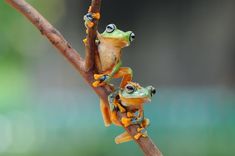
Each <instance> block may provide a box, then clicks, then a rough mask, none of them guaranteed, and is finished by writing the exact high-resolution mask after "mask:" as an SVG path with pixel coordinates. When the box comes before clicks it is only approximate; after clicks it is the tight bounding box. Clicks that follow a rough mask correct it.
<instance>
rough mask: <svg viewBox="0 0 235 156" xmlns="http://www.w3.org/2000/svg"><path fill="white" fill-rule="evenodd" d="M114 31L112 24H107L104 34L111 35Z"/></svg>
mask: <svg viewBox="0 0 235 156" xmlns="http://www.w3.org/2000/svg"><path fill="white" fill-rule="evenodd" d="M115 29H116V26H115V25H114V24H109V25H107V27H106V32H108V33H112V32H113V31H114V30H115Z"/></svg>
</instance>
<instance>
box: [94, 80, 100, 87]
mask: <svg viewBox="0 0 235 156" xmlns="http://www.w3.org/2000/svg"><path fill="white" fill-rule="evenodd" d="M92 86H93V87H99V86H100V82H99V81H95V82H93V83H92Z"/></svg>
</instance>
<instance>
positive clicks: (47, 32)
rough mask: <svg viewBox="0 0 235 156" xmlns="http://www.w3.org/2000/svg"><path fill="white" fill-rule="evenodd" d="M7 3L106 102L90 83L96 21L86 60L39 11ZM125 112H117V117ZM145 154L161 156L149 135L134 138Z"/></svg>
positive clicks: (20, 2) (15, 0) (95, 2)
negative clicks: (33, 27)
mask: <svg viewBox="0 0 235 156" xmlns="http://www.w3.org/2000/svg"><path fill="white" fill-rule="evenodd" d="M6 2H7V3H8V4H10V5H11V6H13V7H14V8H15V9H17V10H18V11H19V12H20V13H22V14H23V15H24V16H25V17H27V19H28V20H29V21H31V23H32V24H33V25H34V26H35V27H37V28H38V30H39V31H40V32H41V33H42V35H44V36H45V37H46V38H47V39H48V40H49V41H50V42H51V43H52V45H53V46H54V47H55V48H56V49H57V50H58V51H59V52H60V53H62V54H63V55H64V57H65V58H66V59H67V60H68V61H69V62H70V63H71V64H72V65H73V66H74V67H75V68H76V69H77V70H78V71H79V73H80V74H81V75H82V77H83V78H84V80H85V81H86V82H87V83H88V85H89V86H90V87H92V89H93V90H94V91H95V92H96V94H97V95H98V96H99V97H100V98H101V99H102V100H103V101H105V102H106V103H108V101H107V96H108V95H109V94H110V92H109V91H108V90H107V89H105V88H104V87H98V88H94V87H93V86H92V85H91V84H92V82H93V81H94V79H93V74H94V70H95V68H94V55H95V54H94V53H95V51H96V50H97V47H96V45H95V38H96V30H97V24H98V21H95V27H94V28H93V29H91V30H88V36H87V39H88V46H87V47H86V60H85V61H84V60H83V59H82V58H81V57H80V55H79V54H78V52H77V51H76V50H75V49H73V48H72V47H71V45H70V44H69V43H68V42H67V41H66V40H65V38H64V37H63V36H62V35H61V34H60V33H59V31H58V30H56V29H55V28H54V27H53V26H52V25H51V24H50V23H49V22H48V21H47V20H46V19H45V18H44V17H43V16H42V15H40V13H39V12H38V11H37V10H36V9H34V8H33V7H32V6H31V5H30V4H28V3H27V2H25V1H24V0H6ZM100 3H101V0H92V4H91V5H92V8H93V10H91V11H92V12H99V10H100ZM122 116H125V114H121V113H119V117H120V118H121V117H122ZM137 127H138V125H131V126H129V127H127V128H125V130H126V131H127V132H128V133H129V134H130V135H131V136H132V137H133V136H134V135H135V134H136V129H137ZM135 142H136V143H137V144H138V145H139V147H140V148H141V149H142V151H143V152H144V154H145V155H146V156H162V154H161V152H160V150H159V149H158V148H157V146H156V145H155V144H154V143H153V142H152V140H151V139H150V137H146V138H143V137H141V138H140V139H139V140H135Z"/></svg>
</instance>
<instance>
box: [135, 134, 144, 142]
mask: <svg viewBox="0 0 235 156" xmlns="http://www.w3.org/2000/svg"><path fill="white" fill-rule="evenodd" d="M142 135H143V134H142V133H137V134H136V135H135V136H134V138H135V140H138V139H139V138H140V137H141V136H142Z"/></svg>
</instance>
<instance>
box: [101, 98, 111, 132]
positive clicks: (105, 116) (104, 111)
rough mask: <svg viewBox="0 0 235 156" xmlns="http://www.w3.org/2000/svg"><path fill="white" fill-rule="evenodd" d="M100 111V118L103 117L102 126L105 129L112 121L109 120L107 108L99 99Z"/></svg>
mask: <svg viewBox="0 0 235 156" xmlns="http://www.w3.org/2000/svg"><path fill="white" fill-rule="evenodd" d="M100 110H101V113H102V117H103V120H104V125H105V126H106V127H108V126H110V125H111V123H112V121H111V118H110V111H109V107H108V106H107V105H106V104H105V102H104V101H103V100H101V99H100Z"/></svg>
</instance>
